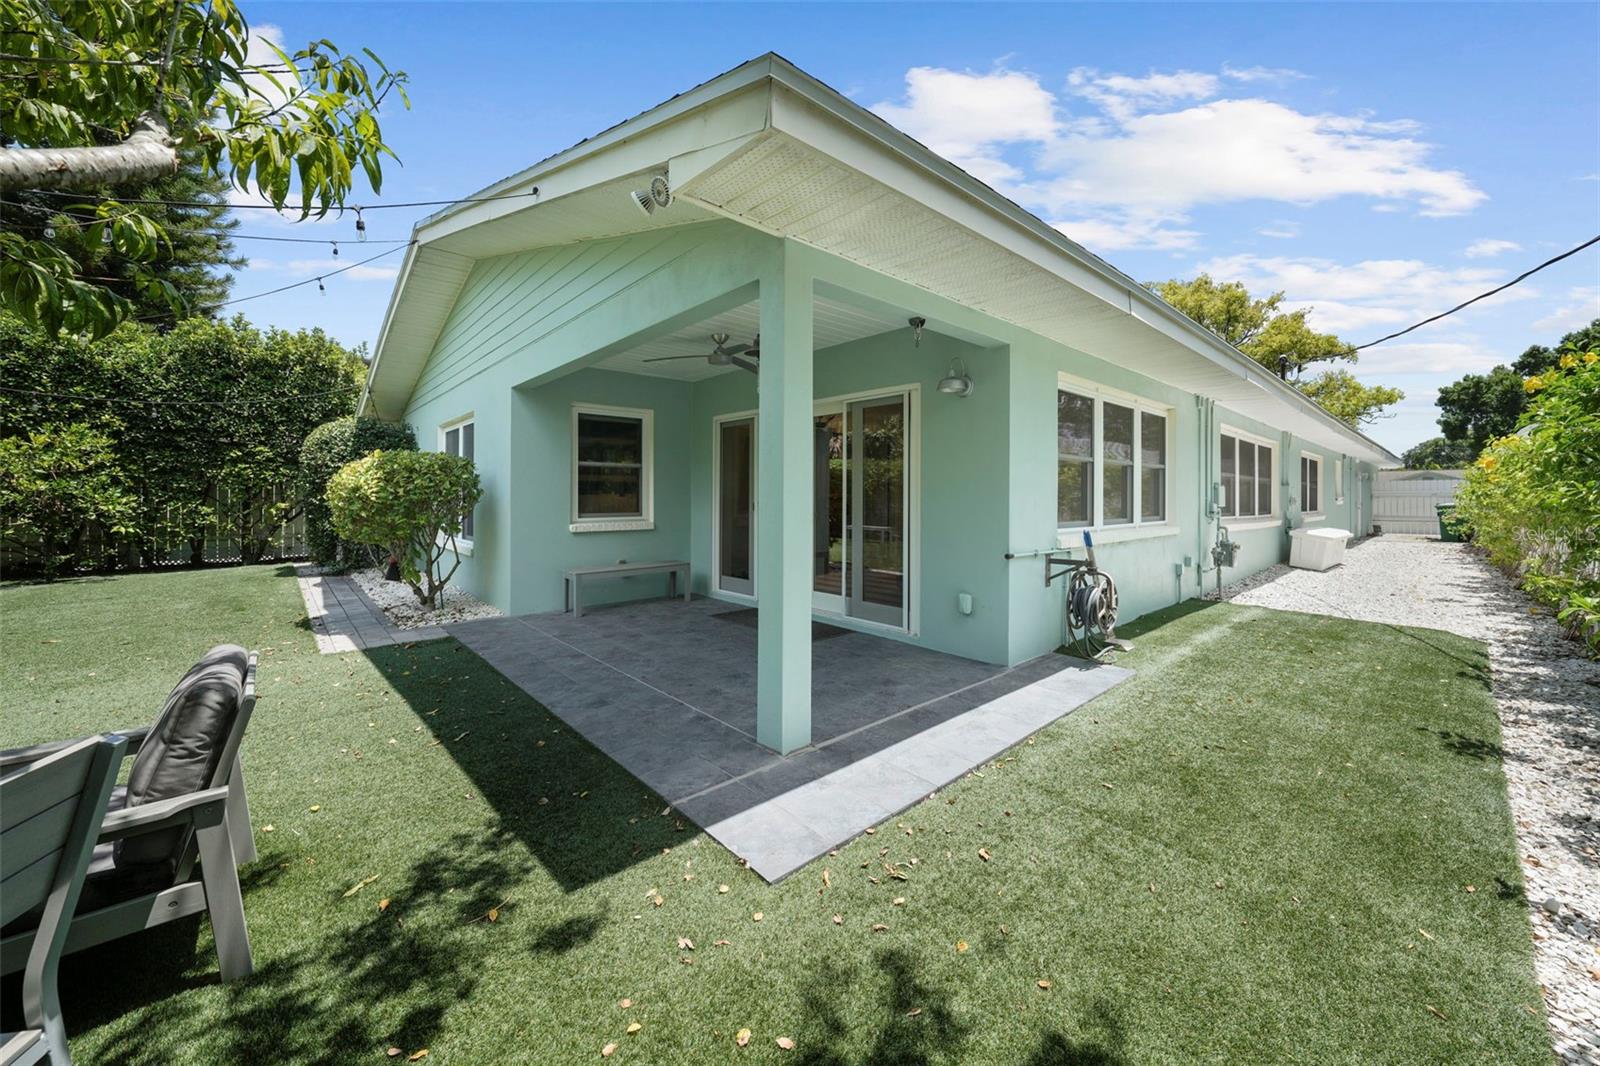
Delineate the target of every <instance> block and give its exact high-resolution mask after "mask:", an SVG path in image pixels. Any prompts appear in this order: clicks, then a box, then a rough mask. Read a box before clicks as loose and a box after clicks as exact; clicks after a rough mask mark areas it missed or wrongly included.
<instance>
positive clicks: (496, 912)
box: [485, 907, 500, 922]
mask: <svg viewBox="0 0 1600 1066" xmlns="http://www.w3.org/2000/svg"><path fill="white" fill-rule="evenodd" d="M485 917H487V918H488V919H489V920H490V921H491V922H498V921H499V920H500V908H499V907H490V908H489V913H488V914H487V915H485Z"/></svg>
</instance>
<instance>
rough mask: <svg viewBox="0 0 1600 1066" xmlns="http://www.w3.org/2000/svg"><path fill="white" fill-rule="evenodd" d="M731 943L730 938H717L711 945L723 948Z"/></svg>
mask: <svg viewBox="0 0 1600 1066" xmlns="http://www.w3.org/2000/svg"><path fill="white" fill-rule="evenodd" d="M732 943H733V941H731V940H718V941H716V942H714V943H713V944H712V945H711V946H712V947H714V948H725V947H727V946H728V945H730V944H732Z"/></svg>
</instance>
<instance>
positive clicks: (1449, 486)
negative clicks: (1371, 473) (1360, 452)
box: [1372, 470, 1464, 536]
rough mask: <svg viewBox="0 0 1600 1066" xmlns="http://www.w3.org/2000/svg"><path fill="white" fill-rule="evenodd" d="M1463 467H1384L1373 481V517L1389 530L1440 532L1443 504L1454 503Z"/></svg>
mask: <svg viewBox="0 0 1600 1066" xmlns="http://www.w3.org/2000/svg"><path fill="white" fill-rule="evenodd" d="M1463 476H1464V475H1463V472H1462V471H1460V470H1380V471H1378V479H1377V481H1375V482H1373V485H1372V521H1373V522H1374V523H1376V524H1377V525H1380V526H1382V527H1383V531H1384V532H1385V533H1429V534H1432V535H1434V536H1438V535H1439V512H1438V511H1437V510H1436V508H1437V507H1439V506H1440V505H1442V504H1447V503H1454V502H1455V499H1456V490H1457V489H1458V488H1460V487H1461V479H1462V477H1463Z"/></svg>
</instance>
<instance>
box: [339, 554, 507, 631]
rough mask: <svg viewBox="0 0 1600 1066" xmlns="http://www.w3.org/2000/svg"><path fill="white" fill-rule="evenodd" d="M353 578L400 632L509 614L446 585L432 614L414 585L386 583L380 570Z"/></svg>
mask: <svg viewBox="0 0 1600 1066" xmlns="http://www.w3.org/2000/svg"><path fill="white" fill-rule="evenodd" d="M350 579H351V580H352V581H354V582H355V583H356V587H357V588H359V589H360V590H361V591H362V592H364V593H366V595H367V598H368V599H370V600H371V601H372V602H373V603H374V604H376V605H377V606H378V607H379V608H381V609H382V610H383V613H384V616H385V617H386V618H388V620H389V624H390V625H392V626H394V627H395V628H396V629H421V628H422V627H424V626H442V625H449V624H450V623H452V622H465V621H467V620H468V619H470V618H493V617H496V616H498V615H501V614H504V613H505V612H503V611H501V610H500V608H498V607H494V606H491V605H489V604H487V603H484V602H483V601H482V600H480V599H478V598H477V597H475V596H473V595H471V594H470V593H467V592H463V591H462V590H461V589H458V588H456V587H455V586H454V585H446V586H445V589H444V592H442V593H440V595H439V602H438V604H437V605H436V606H435V607H434V608H433V609H432V610H431V611H430V610H428V609H427V608H425V607H423V606H422V604H421V603H419V602H418V601H417V594H416V593H414V592H412V591H411V586H410V585H407V584H406V583H405V582H404V581H386V580H384V577H383V571H382V570H380V569H377V568H374V569H371V570H354V571H351V573H350Z"/></svg>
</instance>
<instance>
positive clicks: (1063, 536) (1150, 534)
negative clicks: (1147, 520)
mask: <svg viewBox="0 0 1600 1066" xmlns="http://www.w3.org/2000/svg"><path fill="white" fill-rule="evenodd" d="M1085 532H1088V534H1089V535H1090V536H1091V537H1093V538H1094V543H1095V546H1096V547H1099V546H1100V545H1102V544H1121V543H1122V542H1123V541H1129V540H1152V539H1154V538H1156V537H1176V536H1177V535H1178V527H1177V526H1175V525H1173V524H1172V523H1171V522H1163V523H1161V524H1159V525H1142V526H1131V525H1130V526H1103V527H1101V528H1099V529H1089V528H1087V527H1085V526H1069V527H1067V528H1064V529H1057V530H1056V547H1057V548H1081V547H1083V534H1084V533H1085Z"/></svg>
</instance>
